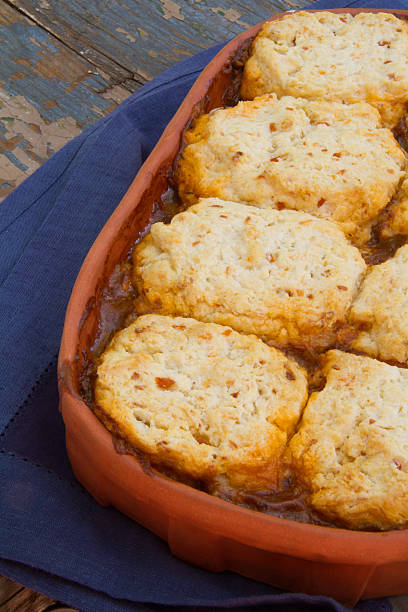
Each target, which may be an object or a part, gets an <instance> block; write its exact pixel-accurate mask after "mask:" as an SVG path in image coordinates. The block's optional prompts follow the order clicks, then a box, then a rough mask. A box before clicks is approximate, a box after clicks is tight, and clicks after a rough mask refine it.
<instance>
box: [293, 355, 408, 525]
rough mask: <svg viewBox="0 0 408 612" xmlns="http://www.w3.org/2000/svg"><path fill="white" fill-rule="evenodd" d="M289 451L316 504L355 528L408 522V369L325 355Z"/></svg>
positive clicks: (328, 516) (331, 518) (324, 512)
mask: <svg viewBox="0 0 408 612" xmlns="http://www.w3.org/2000/svg"><path fill="white" fill-rule="evenodd" d="M323 373H324V375H325V376H326V377H327V378H326V386H325V387H324V389H323V390H322V391H320V392H318V393H313V394H312V395H311V397H310V399H309V401H308V404H307V406H306V408H305V410H304V413H303V417H302V421H301V423H300V427H299V429H298V432H297V433H296V434H295V435H294V436H293V438H292V440H291V442H290V445H289V455H290V458H291V461H292V464H293V467H294V470H295V474H296V477H297V480H298V482H300V483H301V484H302V485H303V486H304V487H305V488H306V490H307V491H308V492H309V494H310V502H311V504H312V505H313V506H314V507H315V508H316V509H317V510H318V511H319V512H320V513H321V514H322V515H323V516H324V517H325V518H326V519H328V520H329V521H334V522H337V523H338V524H340V525H343V526H346V527H351V528H353V529H391V528H402V527H405V526H406V525H407V522H408V442H407V441H408V403H407V397H408V371H407V370H405V369H400V368H397V367H395V366H390V365H388V364H385V363H381V362H379V361H376V360H374V359H370V358H369V357H360V356H357V355H351V354H348V353H342V352H340V351H329V352H328V353H327V354H326V356H325V363H324V367H323Z"/></svg>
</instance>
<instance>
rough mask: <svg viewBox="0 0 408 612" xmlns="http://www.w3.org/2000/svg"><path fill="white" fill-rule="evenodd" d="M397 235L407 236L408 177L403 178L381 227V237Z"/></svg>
mask: <svg viewBox="0 0 408 612" xmlns="http://www.w3.org/2000/svg"><path fill="white" fill-rule="evenodd" d="M398 235H402V236H408V178H405V179H404V180H403V182H402V184H401V187H400V188H399V190H398V191H397V193H396V195H395V198H394V202H393V204H392V206H391V207H390V209H389V210H388V211H387V217H386V219H385V221H384V223H383V224H382V227H381V237H382V238H391V237H392V236H398Z"/></svg>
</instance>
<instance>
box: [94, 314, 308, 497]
mask: <svg viewBox="0 0 408 612" xmlns="http://www.w3.org/2000/svg"><path fill="white" fill-rule="evenodd" d="M97 374H98V375H97V381H96V389H95V399H96V403H97V405H98V406H99V410H98V414H99V416H100V418H101V419H102V420H103V421H104V423H105V425H106V426H107V427H108V429H111V430H112V431H114V432H116V433H117V432H118V431H119V433H120V435H121V436H123V437H124V438H125V439H126V440H127V441H129V442H130V444H132V445H133V446H134V447H135V448H137V449H139V450H141V451H143V452H145V453H147V454H148V455H149V456H150V457H151V459H152V461H153V462H154V463H156V464H159V465H161V466H165V467H171V468H173V469H175V470H176V471H177V472H179V473H181V474H182V475H187V476H189V477H193V478H197V479H202V480H204V481H212V480H214V479H215V478H217V477H220V476H222V477H227V478H228V480H229V481H230V482H231V484H234V485H237V486H240V487H244V488H248V489H254V488H255V489H256V488H267V489H273V488H275V487H276V486H277V484H278V480H279V463H280V458H281V455H282V452H283V450H284V448H285V445H286V441H287V438H288V436H289V435H291V434H292V433H293V431H294V428H295V426H296V423H297V421H298V419H299V416H300V414H301V411H302V408H303V406H304V404H305V402H306V399H307V378H306V374H305V372H304V370H303V369H302V368H300V367H299V366H298V365H297V364H296V363H295V362H294V361H292V360H290V359H288V358H287V357H286V356H285V355H284V354H283V353H281V352H280V351H278V350H276V349H274V348H271V347H269V346H267V345H266V344H264V343H263V342H262V341H261V340H258V338H255V337H254V336H244V335H240V334H238V333H237V332H235V331H232V330H231V329H230V328H228V327H222V326H220V325H214V324H208V323H200V322H198V321H195V320H193V319H183V318H172V317H163V316H158V315H146V316H142V317H139V318H138V319H137V320H136V321H135V322H134V323H133V324H132V325H130V326H129V327H127V328H126V329H124V330H122V331H120V332H118V333H117V334H116V336H115V337H114V339H113V341H112V342H111V344H110V345H109V346H108V348H107V349H106V351H105V352H104V354H103V355H102V357H101V358H100V363H99V367H98V372H97Z"/></svg>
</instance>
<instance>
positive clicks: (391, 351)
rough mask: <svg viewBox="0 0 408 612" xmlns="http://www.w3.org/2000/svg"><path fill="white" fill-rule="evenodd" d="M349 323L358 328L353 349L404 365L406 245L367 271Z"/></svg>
mask: <svg viewBox="0 0 408 612" xmlns="http://www.w3.org/2000/svg"><path fill="white" fill-rule="evenodd" d="M350 321H351V323H353V324H354V325H357V328H360V331H359V334H358V336H357V338H356V340H354V342H353V345H352V346H353V348H354V349H356V350H358V351H362V352H363V353H367V354H368V355H371V356H372V357H378V358H379V359H386V360H390V361H398V362H400V363H407V364H408V245H406V246H403V247H401V248H400V249H398V251H397V252H396V254H395V255H394V257H392V258H391V259H389V260H388V261H386V262H384V263H382V264H380V265H378V266H372V267H371V268H369V271H368V273H367V276H366V278H365V279H364V281H363V283H362V286H361V289H360V291H359V293H358V295H357V297H356V299H355V301H354V303H353V305H352V308H351V311H350Z"/></svg>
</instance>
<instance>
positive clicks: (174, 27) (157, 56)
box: [0, 0, 408, 612]
mask: <svg viewBox="0 0 408 612" xmlns="http://www.w3.org/2000/svg"><path fill="white" fill-rule="evenodd" d="M307 3H308V1H307V0H286V1H284V0H271V1H269V2H266V1H262V0H253V1H250V0H243V1H238V0H237V1H232V0H190V1H187V0H58V1H53V0H0V41H1V43H0V201H1V200H2V199H3V198H4V197H5V196H6V195H7V194H9V193H10V192H11V191H12V190H13V189H14V188H15V187H16V186H17V185H19V184H20V183H21V182H22V181H23V180H24V179H25V178H26V177H27V176H29V175H30V174H31V173H32V172H33V171H34V170H36V169H37V168H38V167H39V166H40V165H41V164H42V163H44V161H46V160H47V159H49V157H51V155H52V154H53V153H55V152H56V151H58V149H60V148H61V147H62V146H63V145H64V144H65V143H66V142H68V141H69V140H70V139H71V138H73V137H74V136H76V135H77V134H79V133H80V132H81V131H82V130H83V129H84V128H86V127H87V126H88V125H90V124H91V123H93V122H94V121H96V120H97V119H99V118H100V117H103V116H104V115H106V114H107V113H109V112H110V111H112V110H113V109H114V108H115V107H116V106H117V104H119V103H120V102H121V101H123V100H124V99H125V98H126V97H127V96H129V95H130V94H131V93H133V92H134V91H136V90H137V89H138V88H139V87H140V86H141V85H143V84H144V83H146V82H148V81H149V80H150V79H152V78H153V77H154V76H156V75H157V74H159V73H160V72H162V71H163V70H165V69H166V68H168V67H169V66H171V65H172V64H174V63H175V62H178V61H180V60H182V59H184V58H186V57H188V56H189V55H193V54H195V53H197V52H198V51H201V50H202V49H205V48H207V47H209V46H211V45H213V44H215V43H217V42H220V41H223V40H227V39H229V38H232V37H233V36H234V35H236V34H238V33H239V32H241V31H242V30H244V29H246V28H247V27H249V26H251V25H253V24H255V23H258V22H259V21H262V20H264V19H266V18H267V17H268V16H270V15H271V14H273V13H276V12H280V11H283V10H288V9H293V8H300V7H302V6H304V5H305V4H307ZM393 603H394V609H395V610H396V611H398V612H403V611H405V612H408V598H404V597H402V598H394V600H393ZM0 610H1V612H15V611H17V610H18V611H19V612H46V611H47V610H50V611H51V610H72V608H67V607H65V606H64V605H63V604H59V603H56V602H54V601H52V600H50V599H48V598H47V597H45V596H44V595H40V594H38V593H35V592H34V591H31V590H30V589H27V588H24V587H22V586H21V585H18V584H16V583H14V582H12V581H11V580H8V579H7V578H1V577H0Z"/></svg>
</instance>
